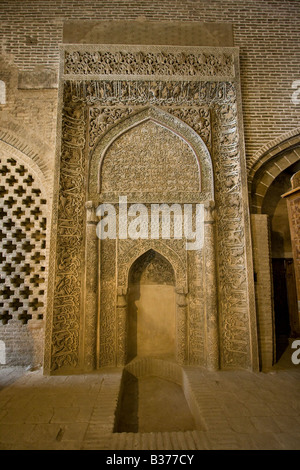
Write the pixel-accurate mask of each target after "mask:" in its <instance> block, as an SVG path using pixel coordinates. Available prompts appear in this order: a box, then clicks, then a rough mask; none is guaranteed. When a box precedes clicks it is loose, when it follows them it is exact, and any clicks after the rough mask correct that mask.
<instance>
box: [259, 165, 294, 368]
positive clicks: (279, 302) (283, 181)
mask: <svg viewBox="0 0 300 470" xmlns="http://www.w3.org/2000/svg"><path fill="white" fill-rule="evenodd" d="M298 166H299V163H298V162H297V163H296V165H292V166H291V167H289V168H287V169H286V170H284V171H283V172H282V173H280V174H279V175H278V176H277V177H276V178H275V180H274V182H273V183H272V184H271V185H270V187H269V189H268V191H267V193H266V196H265V199H264V203H263V206H262V212H263V213H266V214H268V215H269V218H270V234H271V257H272V275H273V297H274V330H275V354H276V359H275V361H276V362H278V360H279V359H280V357H281V356H282V354H283V353H284V352H285V350H286V348H287V347H288V346H289V342H290V339H291V338H293V337H297V333H298V306H297V292H296V281H295V272H294V260H293V253H292V243H291V234H290V228H289V218H288V210H287V204H286V200H285V199H283V198H282V195H283V194H284V193H286V192H287V191H289V189H290V187H291V181H290V179H291V177H292V175H293V174H294V173H295V170H296V168H297V167H298Z"/></svg>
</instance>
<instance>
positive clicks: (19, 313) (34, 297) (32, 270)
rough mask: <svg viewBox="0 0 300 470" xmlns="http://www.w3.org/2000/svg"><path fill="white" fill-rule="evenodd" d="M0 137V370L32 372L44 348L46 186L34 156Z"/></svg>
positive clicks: (13, 140)
mask: <svg viewBox="0 0 300 470" xmlns="http://www.w3.org/2000/svg"><path fill="white" fill-rule="evenodd" d="M0 132H1V133H2V135H3V134H5V141H4V140H0V195H1V196H0V197H1V207H0V211H1V217H0V244H1V251H0V341H2V343H1V344H2V348H4V349H5V354H2V356H1V357H2V364H3V363H4V362H5V364H7V365H21V366H25V365H26V366H37V365H39V364H41V363H42V358H43V348H44V321H45V312H46V285H47V275H48V273H47V271H48V269H47V265H48V245H49V243H48V232H49V231H48V230H47V227H48V226H49V225H50V220H49V216H50V213H51V212H50V199H51V197H50V185H49V181H48V180H47V177H46V176H45V174H44V172H43V171H42V169H41V168H40V167H39V165H38V162H40V161H41V158H39V155H38V154H36V153H35V152H34V151H33V150H32V149H30V148H29V147H28V146H27V145H26V143H25V142H22V141H21V140H20V139H17V138H14V136H13V135H12V134H9V133H8V132H7V131H6V132H5V131H3V130H1V131H0ZM8 142H10V143H8ZM20 148H24V149H25V148H27V150H28V153H27V154H26V153H24V152H23V151H22V150H21V149H20ZM33 156H35V158H33ZM3 358H5V359H3Z"/></svg>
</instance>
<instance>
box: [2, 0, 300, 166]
mask: <svg viewBox="0 0 300 470" xmlns="http://www.w3.org/2000/svg"><path fill="white" fill-rule="evenodd" d="M0 13H1V26H0V28H1V31H0V35H1V38H2V40H1V46H2V53H3V54H8V56H9V57H10V59H11V60H12V61H13V63H14V64H15V65H16V66H18V68H19V70H28V71H29V70H31V71H32V70H34V69H36V67H38V66H43V67H47V68H50V69H57V67H58V60H59V53H58V46H59V44H60V43H61V42H62V34H63V22H64V21H66V20H93V21H95V20H114V19H115V20H124V19H126V20H136V19H140V20H141V19H144V20H147V21H200V22H219V23H220V22H225V23H232V24H233V31H234V41H235V45H236V46H239V47H240V51H241V79H242V92H243V107H244V116H245V139H246V153H247V157H248V158H250V157H251V155H253V154H254V153H255V152H256V151H257V150H258V149H259V148H260V147H261V146H262V145H265V144H267V143H268V142H269V141H271V140H273V139H275V138H276V137H278V136H280V135H281V134H284V133H286V132H288V131H290V130H291V129H293V128H295V127H299V125H300V123H299V114H300V113H299V107H300V105H295V104H293V103H292V102H291V96H292V93H293V90H292V83H293V81H295V80H297V79H300V71H299V59H300V41H299V29H300V3H299V1H298V0H235V1H233V0H222V1H220V0H205V1H203V0H201V1H200V0H163V1H161V0H144V1H139V0H134V1H133V0H131V1H130V0H98V1H95V0H93V1H91V0H64V1H61V0H48V1H41V0H34V1H28V0H2V1H1V4H0Z"/></svg>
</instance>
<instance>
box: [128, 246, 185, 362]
mask: <svg viewBox="0 0 300 470" xmlns="http://www.w3.org/2000/svg"><path fill="white" fill-rule="evenodd" d="M175 311H176V307H175V273H174V270H173V267H172V266H171V264H170V262H169V261H168V260H167V259H166V258H165V257H164V256H162V255H161V254H160V253H158V252H156V251H154V250H152V249H150V250H148V251H147V252H146V253H144V254H143V255H141V256H140V257H139V258H138V259H136V260H135V261H134V263H133V264H132V266H131V268H130V270H129V276H128V338H127V345H128V349H127V351H128V356H127V362H129V361H131V360H132V359H134V358H135V357H143V356H157V355H159V356H168V357H174V356H175V349H176V344H175V343H176V337H175V336H176V334H175V331H176V314H175Z"/></svg>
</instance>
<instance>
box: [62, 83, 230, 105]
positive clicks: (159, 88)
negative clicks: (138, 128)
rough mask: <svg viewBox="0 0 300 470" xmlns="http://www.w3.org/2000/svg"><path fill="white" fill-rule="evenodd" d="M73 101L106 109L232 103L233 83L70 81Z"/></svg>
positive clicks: (70, 92)
mask: <svg viewBox="0 0 300 470" xmlns="http://www.w3.org/2000/svg"><path fill="white" fill-rule="evenodd" d="M66 85H67V86H68V87H69V90H68V91H67V92H68V93H69V94H70V95H71V96H72V100H73V101H81V102H84V103H88V104H93V103H100V104H105V105H114V104H118V105H120V104H124V105H132V106H133V105H146V104H147V105H149V104H150V105H165V106H167V105H182V104H184V105H190V106H192V105H194V106H198V105H203V104H206V103H209V104H211V103H215V102H217V103H227V102H228V103H230V101H231V100H232V96H233V95H234V93H235V91H234V86H233V84H232V83H231V82H210V81H181V82H179V81H174V80H173V81H164V80H155V81H150V80H133V81H125V80H104V81H101V80H76V81H72V80H68V81H67V82H66Z"/></svg>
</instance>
